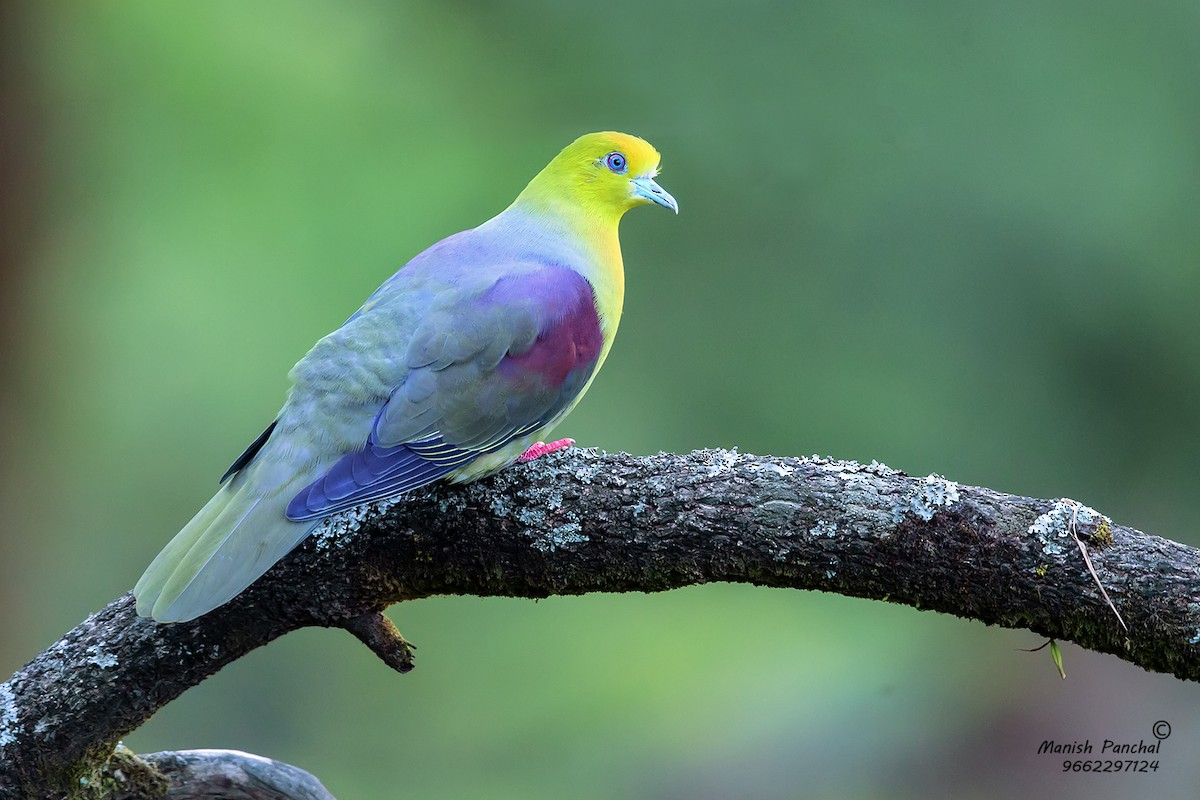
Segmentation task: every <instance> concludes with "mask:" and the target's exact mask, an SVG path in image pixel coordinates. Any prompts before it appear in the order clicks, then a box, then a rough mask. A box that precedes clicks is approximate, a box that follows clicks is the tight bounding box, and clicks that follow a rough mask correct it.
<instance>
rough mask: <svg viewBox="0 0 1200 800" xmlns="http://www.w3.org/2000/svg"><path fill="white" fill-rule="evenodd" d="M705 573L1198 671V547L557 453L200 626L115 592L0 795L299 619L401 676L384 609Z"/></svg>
mask: <svg viewBox="0 0 1200 800" xmlns="http://www.w3.org/2000/svg"><path fill="white" fill-rule="evenodd" d="M1076 539H1078V540H1079V542H1081V543H1082V544H1083V546H1084V548H1085V549H1086V551H1087V553H1088V555H1089V557H1090V561H1091V564H1092V567H1093V569H1089V566H1088V565H1087V564H1086V563H1085V560H1084V558H1083V556H1082V553H1081V550H1080V548H1079V546H1078V545H1077V544H1076ZM1093 571H1094V574H1093ZM710 581H734V582H740V583H752V584H757V585H764V586H777V587H791V588H795V589H819V590H823V591H830V592H837V593H840V594H845V595H851V596H855V597H866V598H873V599H880V600H882V599H886V600H889V601H890V602H893V603H904V604H908V605H912V606H915V607H918V608H920V609H922V610H935V611H942V612H945V613H948V614H954V615H957V616H960V617H967V618H971V619H977V620H980V621H982V622H985V623H988V624H994V625H1003V626H1005V627H1011V628H1027V629H1029V630H1032V631H1034V632H1036V633H1038V634H1041V635H1043V636H1046V637H1051V638H1056V639H1069V640H1071V641H1074V642H1076V643H1077V644H1079V645H1080V646H1082V647H1085V648H1088V649H1091V650H1096V651H1099V652H1104V653H1112V654H1114V655H1116V656H1118V657H1120V658H1123V659H1125V660H1127V661H1130V662H1132V663H1134V664H1138V665H1139V666H1142V667H1144V668H1146V669H1149V670H1155V671H1158V672H1167V673H1170V674H1173V675H1176V676H1178V677H1180V678H1184V679H1188V680H1200V551H1198V550H1196V549H1194V548H1191V547H1187V546H1185V545H1182V544H1178V543H1176V542H1172V541H1169V540H1166V539H1160V538H1158V537H1155V536H1148V535H1146V534H1143V533H1140V532H1138V531H1134V530H1131V529H1129V528H1125V527H1122V526H1120V525H1117V524H1116V523H1114V522H1113V521H1112V520H1110V519H1108V518H1107V517H1105V516H1103V515H1101V514H1100V513H1098V512H1096V511H1093V510H1092V509H1090V508H1088V507H1086V506H1083V505H1081V504H1079V503H1076V502H1075V501H1072V500H1066V499H1060V500H1038V499H1033V498H1027V497H1017V496H1013V495H1006V494H1000V493H998V492H995V491H992V490H990V489H983V488H976V487H969V486H961V485H958V484H955V483H953V482H951V481H948V480H945V479H943V478H940V477H938V476H929V477H919V478H913V477H909V476H906V475H904V474H903V473H900V472H897V471H895V470H892V469H889V468H888V467H886V466H883V465H880V464H875V463H872V464H871V465H867V466H864V465H861V464H857V463H854V462H844V461H835V460H829V459H815V458H814V459H795V458H773V457H760V456H751V455H745V454H739V453H735V452H729V451H724V450H706V451H699V452H695V453H691V454H689V455H683V456H680V455H670V454H660V455H657V456H650V457H633V456H629V455H624V454H611V455H609V454H599V453H596V452H593V451H587V450H572V451H569V452H567V453H565V454H555V455H553V456H549V457H546V458H544V459H541V460H539V461H536V462H534V463H532V464H528V465H521V466H517V467H513V468H511V469H509V470H507V471H505V472H503V473H501V474H500V475H498V476H495V477H493V478H489V479H487V480H484V481H480V482H478V483H476V484H473V485H470V486H466V487H449V486H441V487H437V488H435V489H431V490H428V491H422V492H419V493H416V494H414V495H411V496H409V497H406V498H404V499H402V500H399V501H392V502H391V503H390V504H383V505H376V506H368V507H364V508H360V509H356V510H354V511H352V512H348V513H346V514H343V515H340V516H338V517H335V518H333V519H332V520H330V521H329V522H327V523H325V524H324V525H323V526H322V527H321V528H320V529H319V530H318V532H317V533H316V534H315V535H314V536H313V537H311V538H310V540H309V541H308V542H306V543H305V544H304V545H303V546H302V547H301V548H300V549H298V550H297V551H296V552H295V553H293V554H292V555H291V556H289V557H288V558H287V559H285V560H284V561H283V562H281V563H280V564H279V565H277V566H276V567H275V568H274V569H272V570H271V572H269V573H268V574H267V575H266V576H265V577H264V578H263V579H262V580H261V581H259V583H257V584H255V585H254V586H253V587H251V588H250V589H249V590H248V591H247V592H245V593H244V594H243V595H242V596H240V597H239V598H237V599H236V600H235V601H233V602H232V603H230V604H229V605H227V606H225V607H222V608H220V609H218V610H216V611H215V612H213V613H211V614H208V615H206V616H204V617H202V618H201V619H199V620H194V621H192V622H188V623H182V624H177V625H159V624H156V623H153V622H150V621H148V620H144V619H141V618H139V617H137V615H136V614H135V613H134V609H133V602H132V598H131V597H129V596H128V595H127V596H125V597H122V598H119V599H117V600H115V601H113V602H112V603H110V604H109V605H108V606H106V607H105V608H103V609H102V610H100V611H99V612H97V613H96V614H94V615H92V616H91V617H89V618H88V619H86V620H85V621H84V622H83V623H81V624H80V625H79V626H78V627H76V628H75V629H74V630H72V631H70V632H69V633H68V634H67V635H66V636H64V637H63V638H62V639H61V640H60V641H58V642H57V643H55V644H54V645H53V646H51V647H50V648H49V649H47V650H46V651H45V652H43V653H41V654H40V655H39V656H37V658H35V659H34V660H33V661H32V662H30V663H29V664H28V665H27V666H26V667H25V668H23V669H22V670H21V671H19V672H18V673H16V674H15V675H14V676H13V677H12V678H11V679H10V680H9V681H8V682H7V683H5V684H0V797H3V798H8V797H25V796H39V795H44V796H55V795H56V794H57V795H59V796H61V795H62V794H65V793H68V792H71V793H75V794H76V795H79V794H81V790H80V787H81V784H80V779H81V778H82V779H84V780H85V781H87V785H92V784H91V776H94V775H97V774H99V773H98V772H97V771H98V770H99V769H100V767H101V766H102V765H103V764H104V762H105V760H106V759H107V758H108V756H109V754H110V753H111V752H112V749H113V746H114V745H115V743H116V742H117V740H118V739H119V738H120V737H121V736H123V735H125V734H126V733H128V732H129V731H131V730H133V729H134V728H136V727H137V726H138V725H140V724H141V723H142V722H143V721H144V720H146V719H147V718H148V717H149V716H150V715H151V714H152V713H154V711H155V710H157V709H158V708H161V707H162V706H164V705H166V704H167V703H168V702H170V701H171V700H172V699H173V698H175V697H176V696H178V695H179V694H180V693H182V692H183V691H184V690H185V689H187V688H189V687H191V686H194V685H195V684H197V683H199V682H200V681H202V680H203V679H204V678H206V677H207V676H209V675H211V674H212V673H214V672H216V671H217V670H219V669H220V668H221V667H223V666H224V665H225V664H227V663H229V662H230V661H233V660H235V659H237V658H240V657H241V656H243V655H245V654H246V653H247V652H249V651H250V650H252V649H254V648H256V647H259V646H261V645H263V644H266V643H267V642H270V641H271V640H273V639H274V638H276V637H277V636H280V635H281V634H283V633H286V632H288V631H290V630H294V629H296V628H300V627H304V626H309V625H320V626H327V627H342V628H345V629H347V630H349V631H351V632H352V633H354V635H355V636H357V637H358V638H359V639H360V640H362V641H363V642H365V643H366V644H368V646H370V647H371V648H372V650H374V651H375V652H376V653H377V654H379V655H380V656H381V657H382V658H383V659H384V660H385V661H386V662H387V663H388V664H389V665H391V666H393V667H394V668H397V669H400V670H404V669H407V668H408V667H409V666H411V660H412V652H411V650H410V647H409V645H408V643H407V642H405V641H404V639H403V637H401V636H400V635H399V632H398V631H396V630H395V629H394V628H393V627H391V626H390V624H385V623H386V620H384V619H383V618H382V617H380V615H379V613H378V612H380V611H381V610H382V609H383V608H385V607H386V606H388V605H390V604H392V603H395V602H397V601H402V600H414V599H417V598H422V597H428V596H431V595H439V594H472V595H482V596H510V597H545V596H548V595H554V594H583V593H585V592H593V591H605V592H616V591H643V592H652V591H663V590H667V589H673V588H676V587H680V586H687V585H691V584H697V583H706V582H710ZM1097 581H1099V584H1098V583H1097ZM1100 586H1103V588H1104V589H1105V590H1106V591H1107V594H1108V596H1109V597H1110V598H1111V601H1112V604H1113V607H1110V606H1109V604H1108V602H1107V601H1106V600H1105V598H1104V596H1103V594H1102V592H1101V590H1100ZM1114 608H1115V609H1116V610H1119V612H1120V615H1121V617H1122V618H1123V619H1124V621H1125V623H1126V624H1127V625H1128V630H1126V629H1125V628H1123V627H1122V624H1121V622H1119V621H1118V618H1117V616H1116V614H1114ZM83 793H84V794H86V792H83Z"/></svg>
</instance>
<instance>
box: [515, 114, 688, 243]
mask: <svg viewBox="0 0 1200 800" xmlns="http://www.w3.org/2000/svg"><path fill="white" fill-rule="evenodd" d="M658 163H659V155H658V151H657V150H655V149H654V147H652V146H651V145H650V143H649V142H647V141H645V140H644V139H639V138H638V137H636V136H630V135H629V134H626V133H615V132H613V131H606V132H604V133H589V134H587V135H585V136H580V137H579V138H578V139H576V140H575V141H573V142H571V144H569V145H567V146H566V148H564V149H563V151H562V152H561V153H559V154H558V155H557V156H555V158H554V160H553V161H551V162H550V163H549V164H548V165H546V168H545V169H543V170H542V171H541V172H539V173H538V174H537V177H535V178H534V179H533V180H532V181H530V182H529V186H527V187H526V188H525V191H523V192H522V193H521V196H520V197H519V198H517V200H518V202H522V201H524V202H526V203H530V204H537V205H548V206H561V205H564V204H565V205H568V206H573V207H575V208H577V209H578V210H581V211H583V212H585V213H586V214H588V215H589V216H596V217H599V218H601V219H604V220H609V221H612V222H614V223H615V222H616V221H618V220H619V219H620V218H621V216H622V215H623V214H624V213H625V212H626V211H628V210H629V209H631V208H633V207H634V206H640V205H645V204H647V203H656V204H658V205H660V206H663V207H664V208H669V209H671V210H672V211H674V212H675V213H676V214H678V213H679V205H678V204H677V203H676V202H675V198H674V197H672V196H671V195H670V194H669V193H668V192H667V191H666V190H665V189H663V188H662V187H661V186H659V185H658V183H657V182H655V180H654V178H655V176H657V175H658Z"/></svg>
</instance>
